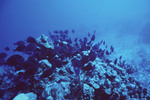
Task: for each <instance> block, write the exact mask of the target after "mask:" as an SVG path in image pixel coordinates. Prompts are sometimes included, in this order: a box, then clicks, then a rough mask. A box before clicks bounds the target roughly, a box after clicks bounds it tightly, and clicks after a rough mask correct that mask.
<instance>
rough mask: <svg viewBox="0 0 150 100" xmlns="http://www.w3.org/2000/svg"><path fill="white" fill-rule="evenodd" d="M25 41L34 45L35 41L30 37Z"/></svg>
mask: <svg viewBox="0 0 150 100" xmlns="http://www.w3.org/2000/svg"><path fill="white" fill-rule="evenodd" d="M26 41H27V43H36V40H35V39H34V38H33V37H32V36H29V37H27V39H26Z"/></svg>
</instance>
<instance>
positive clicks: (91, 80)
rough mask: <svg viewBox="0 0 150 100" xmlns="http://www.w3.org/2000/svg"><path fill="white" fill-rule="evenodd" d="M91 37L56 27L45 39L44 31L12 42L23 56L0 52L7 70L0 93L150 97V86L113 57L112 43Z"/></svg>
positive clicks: (76, 98) (63, 99) (84, 99)
mask: <svg viewBox="0 0 150 100" xmlns="http://www.w3.org/2000/svg"><path fill="white" fill-rule="evenodd" d="M74 32H75V31H73V33H74ZM95 37H96V36H95V34H93V35H88V36H87V37H84V38H83V39H82V38H81V39H79V38H75V39H74V40H73V39H71V37H70V36H69V31H68V30H64V31H63V30H60V31H58V30H55V31H54V32H53V34H52V33H49V41H48V36H45V35H44V34H42V35H41V36H40V37H39V38H37V39H34V38H33V37H31V36H29V37H28V38H27V39H26V41H18V42H16V43H15V44H14V45H16V46H17V47H16V48H15V49H14V52H21V53H23V54H26V56H23V55H19V54H15V55H14V54H13V55H11V56H10V57H8V58H7V59H6V58H5V57H6V56H7V54H6V53H4V52H2V53H0V57H1V59H3V61H1V62H0V64H1V66H3V67H4V70H5V73H4V74H2V75H1V77H0V98H1V99H3V100H12V99H13V100H19V99H16V98H23V97H24V98H27V100H28V98H29V95H27V94H30V95H31V94H32V96H34V99H33V100H130V99H135V100H136V99H137V100H138V99H147V100H149V99H150V94H149V91H148V90H147V89H146V88H144V87H142V85H141V84H140V82H139V81H138V80H136V79H135V78H134V77H132V76H131V75H130V74H131V73H132V72H134V69H133V68H132V66H131V65H129V64H127V63H126V62H125V61H124V60H123V59H122V56H120V57H119V58H116V59H111V58H110V56H111V55H113V52H114V51H115V49H114V47H113V46H111V47H110V48H108V47H107V46H106V43H105V41H103V40H102V41H101V42H99V43H95ZM101 46H103V47H104V46H106V48H101ZM1 66H0V67H1ZM25 100H26V99H25ZM30 100H31V99H30Z"/></svg>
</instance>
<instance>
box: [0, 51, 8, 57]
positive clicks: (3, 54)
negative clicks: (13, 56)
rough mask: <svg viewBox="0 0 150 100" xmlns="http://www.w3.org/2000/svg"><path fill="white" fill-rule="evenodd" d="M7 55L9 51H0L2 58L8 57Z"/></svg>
mask: <svg viewBox="0 0 150 100" xmlns="http://www.w3.org/2000/svg"><path fill="white" fill-rule="evenodd" d="M7 55H8V54H7V53H5V52H1V53H0V58H5V57H7Z"/></svg>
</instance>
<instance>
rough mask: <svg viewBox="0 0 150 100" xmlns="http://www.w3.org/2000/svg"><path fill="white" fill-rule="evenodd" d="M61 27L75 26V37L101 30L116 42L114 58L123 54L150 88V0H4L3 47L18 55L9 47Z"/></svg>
mask: <svg viewBox="0 0 150 100" xmlns="http://www.w3.org/2000/svg"><path fill="white" fill-rule="evenodd" d="M55 30H68V31H69V32H72V31H74V32H73V34H70V35H69V36H70V37H71V38H72V39H75V38H76V37H77V38H84V37H86V36H88V33H91V34H93V33H95V38H96V39H95V43H98V42H101V40H104V41H105V43H106V44H107V46H108V47H111V46H113V47H114V50H115V51H114V54H113V55H112V56H110V58H111V59H115V58H119V57H120V56H122V59H123V60H125V61H126V63H128V64H130V66H132V67H133V69H134V72H132V73H130V74H131V75H132V76H133V77H134V78H135V79H137V80H139V81H140V82H141V84H142V86H143V87H144V88H147V89H148V91H150V86H149V84H150V79H149V77H150V74H149V73H150V1H149V0H55V1H54V0H43V1H42V0H0V51H1V52H6V53H7V54H9V55H13V54H16V53H17V52H14V51H10V50H8V51H7V50H4V49H6V47H8V48H9V49H11V48H13V49H14V45H13V44H14V43H15V42H17V41H20V40H26V38H27V37H28V36H32V37H34V38H38V37H39V36H41V34H45V35H46V36H49V32H54V31H55ZM8 48H7V49H8ZM17 54H18V53H17ZM21 55H23V56H25V54H21ZM0 69H1V73H3V68H0ZM0 98H1V96H0ZM43 100H44V99H43ZM49 100H50V99H49Z"/></svg>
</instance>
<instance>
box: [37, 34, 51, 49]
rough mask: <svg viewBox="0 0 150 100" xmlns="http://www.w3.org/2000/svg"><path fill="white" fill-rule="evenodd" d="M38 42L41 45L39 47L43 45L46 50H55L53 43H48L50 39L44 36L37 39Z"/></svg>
mask: <svg viewBox="0 0 150 100" xmlns="http://www.w3.org/2000/svg"><path fill="white" fill-rule="evenodd" d="M36 42H37V43H38V44H39V45H42V46H44V47H46V48H52V49H53V48H54V47H53V43H52V42H49V41H48V37H47V36H45V35H44V34H42V35H41V36H40V37H39V38H37V39H36Z"/></svg>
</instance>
